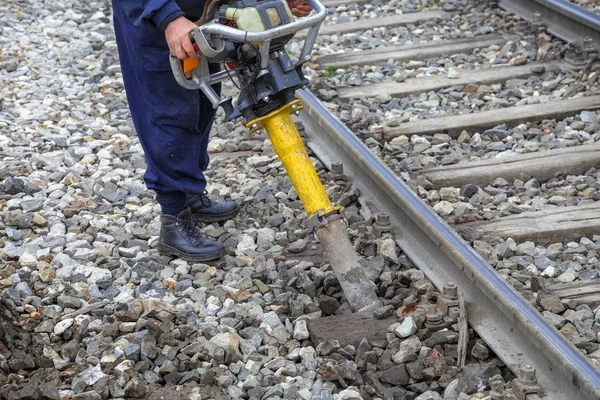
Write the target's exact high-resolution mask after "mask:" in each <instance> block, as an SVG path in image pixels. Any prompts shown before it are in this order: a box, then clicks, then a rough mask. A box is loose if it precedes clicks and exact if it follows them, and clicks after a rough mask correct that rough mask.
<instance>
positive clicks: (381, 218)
mask: <svg viewBox="0 0 600 400" xmlns="http://www.w3.org/2000/svg"><path fill="white" fill-rule="evenodd" d="M375 220H376V221H377V223H378V224H388V225H389V223H390V216H389V215H388V214H386V213H381V214H377V215H376V216H375Z"/></svg>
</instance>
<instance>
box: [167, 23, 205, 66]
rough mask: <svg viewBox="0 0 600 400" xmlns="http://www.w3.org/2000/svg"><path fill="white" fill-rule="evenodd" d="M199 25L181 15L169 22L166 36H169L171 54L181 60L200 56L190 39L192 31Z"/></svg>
mask: <svg viewBox="0 0 600 400" xmlns="http://www.w3.org/2000/svg"><path fill="white" fill-rule="evenodd" d="M197 27H198V26H196V24H195V23H193V22H192V21H190V20H189V19H187V18H186V17H179V18H177V19H174V20H173V21H171V22H169V24H168V25H167V28H166V29H165V37H166V38H167V43H168V44H169V50H171V54H173V55H175V56H176V57H177V58H179V59H180V60H185V59H187V58H190V57H192V58H198V53H196V51H195V50H194V46H193V45H192V41H191V40H190V32H191V31H193V30H194V29H196V28H197Z"/></svg>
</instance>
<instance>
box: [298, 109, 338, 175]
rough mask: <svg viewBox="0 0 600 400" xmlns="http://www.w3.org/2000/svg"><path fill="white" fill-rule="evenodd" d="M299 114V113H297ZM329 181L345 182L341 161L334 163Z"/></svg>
mask: <svg viewBox="0 0 600 400" xmlns="http://www.w3.org/2000/svg"><path fill="white" fill-rule="evenodd" d="M296 112H298V111H296ZM327 180H329V181H334V182H335V181H343V180H344V164H342V163H341V162H340V161H333V162H332V163H331V168H330V171H329V173H328V174H327Z"/></svg>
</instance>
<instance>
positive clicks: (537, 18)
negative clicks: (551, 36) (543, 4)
mask: <svg viewBox="0 0 600 400" xmlns="http://www.w3.org/2000/svg"><path fill="white" fill-rule="evenodd" d="M531 24H532V25H533V28H534V30H535V31H536V32H537V33H543V32H546V26H545V25H544V20H543V19H542V14H541V13H540V12H539V11H538V12H535V13H534V14H533V21H532V22H531Z"/></svg>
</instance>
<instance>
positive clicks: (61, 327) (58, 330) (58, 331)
mask: <svg viewBox="0 0 600 400" xmlns="http://www.w3.org/2000/svg"><path fill="white" fill-rule="evenodd" d="M73 321H74V320H73V318H67V319H65V320H64V321H60V322H59V323H58V324H56V325H54V334H55V335H62V334H63V333H64V332H65V331H66V330H67V329H68V328H69V327H70V326H72V325H73Z"/></svg>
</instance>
